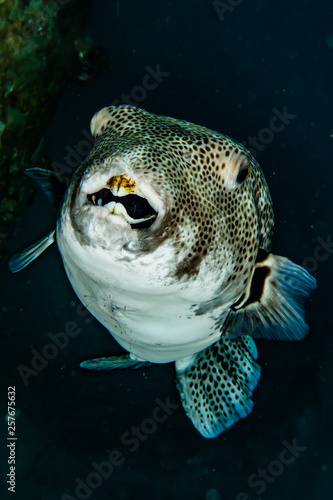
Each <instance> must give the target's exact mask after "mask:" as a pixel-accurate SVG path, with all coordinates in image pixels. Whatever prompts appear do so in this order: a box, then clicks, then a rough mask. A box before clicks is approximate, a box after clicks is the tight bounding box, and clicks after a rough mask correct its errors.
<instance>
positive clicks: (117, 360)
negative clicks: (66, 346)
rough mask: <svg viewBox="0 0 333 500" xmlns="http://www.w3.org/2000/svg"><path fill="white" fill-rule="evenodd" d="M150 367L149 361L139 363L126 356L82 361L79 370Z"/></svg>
mask: <svg viewBox="0 0 333 500" xmlns="http://www.w3.org/2000/svg"><path fill="white" fill-rule="evenodd" d="M149 365H151V363H150V361H139V360H138V359H132V358H131V357H130V356H129V355H128V354H124V355H122V356H110V357H108V358H94V359H88V360H87V361H82V363H80V366H81V368H86V369H87V370H98V371H100V370H116V369H123V368H141V367H143V366H149Z"/></svg>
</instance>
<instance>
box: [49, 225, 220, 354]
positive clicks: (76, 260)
mask: <svg viewBox="0 0 333 500" xmlns="http://www.w3.org/2000/svg"><path fill="white" fill-rule="evenodd" d="M57 242H58V246H59V250H60V252H61V255H62V258H63V262H64V266H65V270H66V273H67V275H68V278H69V280H70V282H71V284H72V287H73V289H74V291H75V293H76V294H77V296H78V297H79V299H80V300H81V302H82V303H83V304H84V305H85V306H86V308H87V309H88V310H89V311H90V312H91V314H93V315H94V316H95V317H96V319H97V320H98V321H100V323H102V324H103V325H104V326H105V327H106V328H107V329H108V330H109V332H110V333H111V334H112V335H113V337H114V338H115V339H116V340H117V342H118V343H119V344H120V345H121V346H122V347H124V349H126V350H127V351H128V352H130V353H132V354H135V355H136V356H138V357H140V358H142V359H145V360H147V361H151V362H154V363H168V362H171V361H175V360H177V359H181V358H184V357H186V356H189V355H191V354H194V353H196V352H199V351H201V350H202V349H205V348H206V347H208V346H209V345H211V344H212V343H214V342H216V341H217V340H218V339H219V336H220V332H219V330H218V329H216V327H215V321H216V317H217V311H214V315H213V314H212V313H206V314H205V315H200V316H196V315H195V310H194V309H195V308H194V307H193V304H195V303H198V302H201V301H203V300H207V299H209V298H210V296H209V294H208V295H207V293H205V292H204V291H203V290H201V289H200V287H199V289H197V290H196V289H195V288H196V287H195V286H194V287H191V288H190V289H186V288H184V289H181V287H180V286H176V285H171V286H170V285H169V286H166V285H165V283H160V282H158V281H157V282H156V281H154V280H151V283H148V284H147V282H145V279H142V280H140V274H139V275H137V274H135V273H134V272H133V269H134V268H136V262H135V261H134V262H133V263H132V264H131V263H128V262H125V263H124V264H122V263H120V264H118V263H117V266H116V267H115V266H114V262H113V261H112V258H110V261H108V257H107V256H106V255H105V251H103V252H102V251H101V250H99V249H98V248H92V247H84V248H82V247H81V245H79V244H78V242H77V241H76V239H75V238H74V237H73V238H71V235H70V234H68V232H66V238H64V236H63V232H62V231H61V230H59V229H58V233H57ZM145 276H146V275H145ZM194 297H195V298H196V300H194ZM218 314H219V315H220V314H221V310H219V311H218Z"/></svg>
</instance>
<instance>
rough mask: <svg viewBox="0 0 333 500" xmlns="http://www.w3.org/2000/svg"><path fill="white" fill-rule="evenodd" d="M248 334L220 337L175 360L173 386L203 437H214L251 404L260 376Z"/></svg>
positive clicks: (249, 407)
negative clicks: (227, 337) (204, 346)
mask: <svg viewBox="0 0 333 500" xmlns="http://www.w3.org/2000/svg"><path fill="white" fill-rule="evenodd" d="M256 355H257V354H256V347H255V342H254V340H253V339H252V338H251V337H241V338H238V339H234V340H228V339H225V338H223V337H222V338H221V339H220V340H219V341H218V342H216V343H215V344H213V345H211V346H210V347H208V348H207V349H205V350H204V351H201V352H199V353H197V354H195V355H193V356H189V357H188V358H184V359H181V360H178V361H176V373H177V387H178V390H179V392H180V396H181V400H182V403H183V406H184V409H185V412H186V414H187V416H188V417H189V418H190V419H191V420H192V422H193V425H194V426H195V427H196V429H197V430H198V431H199V432H200V433H201V434H202V435H203V436H204V437H206V438H214V437H216V436H218V435H219V434H220V433H221V432H223V431H224V430H226V429H228V428H229V427H230V426H231V425H233V424H234V423H235V422H237V421H238V420H239V419H241V418H244V417H246V416H247V415H248V414H249V413H250V412H251V411H252V407H253V402H252V401H251V395H252V390H253V389H254V388H255V387H256V385H257V383H258V380H259V378H260V367H259V365H258V364H257V363H256V362H255V361H254V358H255V357H256Z"/></svg>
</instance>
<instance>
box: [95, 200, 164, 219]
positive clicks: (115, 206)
mask: <svg viewBox="0 0 333 500" xmlns="http://www.w3.org/2000/svg"><path fill="white" fill-rule="evenodd" d="M104 207H105V208H108V209H109V211H110V214H114V215H122V216H123V217H124V219H125V220H126V221H127V222H128V223H129V224H140V222H145V221H147V220H150V219H154V218H155V217H156V215H150V216H149V217H143V218H141V219H133V218H132V217H131V216H130V215H128V213H127V210H126V208H125V207H124V205H123V204H122V203H116V202H115V201H111V202H110V203H107V204H106V205H104Z"/></svg>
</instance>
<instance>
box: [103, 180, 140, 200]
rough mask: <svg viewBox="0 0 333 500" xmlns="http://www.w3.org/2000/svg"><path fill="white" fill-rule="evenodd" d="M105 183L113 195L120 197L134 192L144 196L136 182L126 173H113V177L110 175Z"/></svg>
mask: <svg viewBox="0 0 333 500" xmlns="http://www.w3.org/2000/svg"><path fill="white" fill-rule="evenodd" d="M106 185H107V187H108V188H109V189H110V191H111V193H112V194H113V196H118V197H122V196H127V195H129V194H135V195H137V196H141V198H144V196H143V194H142V193H141V191H140V189H139V188H138V186H137V184H136V182H135V181H134V180H133V179H132V178H131V177H130V176H129V175H127V174H124V175H115V176H114V177H111V179H109V180H108V182H107V183H106Z"/></svg>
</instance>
